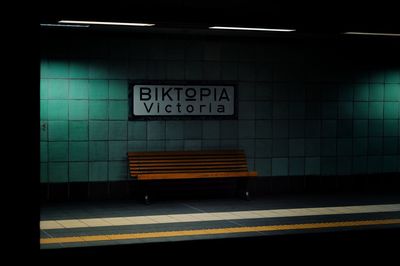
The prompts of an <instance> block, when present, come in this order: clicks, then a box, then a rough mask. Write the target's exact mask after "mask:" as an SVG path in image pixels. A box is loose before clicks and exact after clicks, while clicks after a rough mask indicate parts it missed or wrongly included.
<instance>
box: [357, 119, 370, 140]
mask: <svg viewBox="0 0 400 266" xmlns="http://www.w3.org/2000/svg"><path fill="white" fill-rule="evenodd" d="M353 134H354V137H366V136H368V120H354V122H353Z"/></svg>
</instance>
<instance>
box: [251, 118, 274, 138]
mask: <svg viewBox="0 0 400 266" xmlns="http://www.w3.org/2000/svg"><path fill="white" fill-rule="evenodd" d="M255 127H256V129H255V130H256V132H255V137H256V138H257V139H266V138H272V121H271V120H256V124H255Z"/></svg>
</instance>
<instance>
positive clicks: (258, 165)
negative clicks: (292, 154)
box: [254, 159, 272, 176]
mask: <svg viewBox="0 0 400 266" xmlns="http://www.w3.org/2000/svg"><path fill="white" fill-rule="evenodd" d="M254 164H255V167H254V168H255V170H256V171H257V174H258V176H271V173H272V164H271V159H255V160H254Z"/></svg>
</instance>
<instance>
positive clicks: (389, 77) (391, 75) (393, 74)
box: [385, 68, 400, 83]
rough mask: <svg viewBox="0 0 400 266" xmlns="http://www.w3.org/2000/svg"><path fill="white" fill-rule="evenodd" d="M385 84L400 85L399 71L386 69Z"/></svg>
mask: <svg viewBox="0 0 400 266" xmlns="http://www.w3.org/2000/svg"><path fill="white" fill-rule="evenodd" d="M385 83H400V71H399V70H398V69H394V68H393V69H386V71H385Z"/></svg>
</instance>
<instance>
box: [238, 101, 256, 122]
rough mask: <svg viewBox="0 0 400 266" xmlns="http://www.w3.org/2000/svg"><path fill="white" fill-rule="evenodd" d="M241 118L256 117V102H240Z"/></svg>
mask: <svg viewBox="0 0 400 266" xmlns="http://www.w3.org/2000/svg"><path fill="white" fill-rule="evenodd" d="M237 112H238V117H239V119H254V118H255V117H256V106H255V102H239V110H238V111H237Z"/></svg>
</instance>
